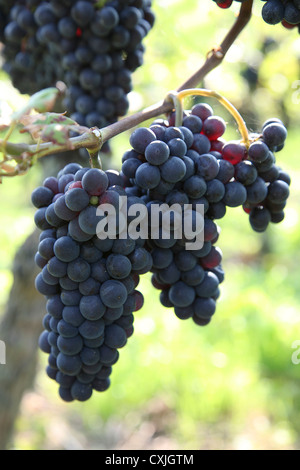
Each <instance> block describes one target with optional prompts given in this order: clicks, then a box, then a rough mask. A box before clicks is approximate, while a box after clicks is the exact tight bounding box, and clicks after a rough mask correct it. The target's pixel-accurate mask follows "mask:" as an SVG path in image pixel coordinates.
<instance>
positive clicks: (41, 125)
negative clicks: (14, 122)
mask: <svg viewBox="0 0 300 470" xmlns="http://www.w3.org/2000/svg"><path fill="white" fill-rule="evenodd" d="M20 123H21V124H23V125H24V128H23V129H22V130H21V131H20V132H21V133H25V132H29V133H30V134H31V136H32V138H33V139H34V140H36V141H37V140H39V139H41V140H42V141H43V142H53V143H55V144H58V145H65V144H67V142H68V140H69V139H70V131H74V132H78V133H82V132H86V130H87V128H86V127H82V126H79V125H78V124H77V122H75V121H73V119H70V118H68V117H67V116H65V114H56V113H44V114H35V115H26V116H23V117H22V118H21V119H20Z"/></svg>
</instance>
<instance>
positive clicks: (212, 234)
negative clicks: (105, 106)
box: [122, 103, 290, 325]
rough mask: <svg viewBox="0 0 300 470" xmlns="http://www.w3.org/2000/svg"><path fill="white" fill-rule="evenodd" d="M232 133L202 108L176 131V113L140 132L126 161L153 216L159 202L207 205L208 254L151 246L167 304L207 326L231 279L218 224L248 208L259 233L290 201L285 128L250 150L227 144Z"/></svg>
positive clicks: (131, 186)
mask: <svg viewBox="0 0 300 470" xmlns="http://www.w3.org/2000/svg"><path fill="white" fill-rule="evenodd" d="M225 129H226V124H225V122H224V120H223V119H222V118H220V117H217V116H214V114H213V109H212V108H211V107H210V106H208V105H207V104H203V103H200V104H197V105H195V106H194V107H193V109H192V110H191V112H188V113H185V117H184V119H183V125H182V126H181V127H178V128H177V127H174V118H173V116H172V115H171V117H170V120H169V121H165V120H157V121H155V122H154V123H153V125H151V126H150V128H139V129H137V130H135V131H134V132H133V134H132V135H131V139H130V143H131V146H132V149H131V150H129V151H128V152H126V153H125V155H124V156H123V165H122V172H123V174H124V175H125V177H126V178H127V186H128V187H127V188H126V192H127V194H130V195H131V196H136V197H140V198H142V199H143V201H144V202H145V203H146V205H147V207H148V211H149V214H150V212H151V206H152V204H154V203H155V204H163V203H166V204H168V205H169V206H171V205H172V204H175V203H176V204H180V205H182V206H184V205H185V204H191V205H192V207H193V210H195V209H196V206H197V204H202V205H203V206H204V213H205V218H204V245H203V248H202V249H200V250H196V251H192V250H191V251H187V250H186V249H185V243H186V240H184V239H182V240H177V239H176V238H175V237H174V238H172V237H169V239H168V240H165V239H163V237H161V238H160V239H158V240H148V242H147V247H148V249H149V251H150V253H151V255H152V258H153V268H152V272H153V278H152V283H153V285H154V287H156V288H157V289H159V290H161V294H160V300H161V303H162V304H163V305H164V306H165V307H170V308H171V307H174V309H175V314H176V315H177V316H178V317H179V318H182V319H187V318H193V320H194V321H195V323H197V324H199V325H206V324H208V323H209V322H210V320H211V317H212V315H213V314H214V312H215V309H216V300H217V298H218V297H219V295H220V291H219V284H220V283H221V282H222V281H223V280H224V272H223V269H222V265H221V261H222V253H221V250H220V249H219V248H217V247H216V246H215V244H216V242H217V240H218V238H219V232H220V230H219V227H218V226H217V224H216V223H215V222H214V221H215V220H217V219H221V218H223V217H224V215H225V213H226V208H227V207H238V206H243V207H244V210H245V211H246V212H247V213H248V214H249V217H250V223H251V226H252V228H253V229H254V230H256V231H258V232H261V231H264V230H266V228H267V226H268V224H269V222H274V223H278V222H280V221H281V220H282V219H283V218H284V212H283V209H284V206H285V201H286V199H287V197H288V195H289V183H290V178H289V176H288V175H287V174H286V173H285V172H283V171H282V170H281V169H280V168H278V167H277V166H276V165H275V157H274V152H276V151H279V150H281V149H282V148H283V145H284V141H285V138H286V135H287V132H286V129H285V127H284V125H283V124H282V123H281V122H280V121H279V120H270V121H268V122H266V123H265V125H264V128H263V131H262V134H260V135H257V136H252V141H253V143H252V144H251V146H250V147H249V150H247V148H246V146H245V145H244V144H243V143H240V142H235V141H233V142H225V141H224V140H223V139H222V135H223V134H224V132H225ZM195 218H196V215H195Z"/></svg>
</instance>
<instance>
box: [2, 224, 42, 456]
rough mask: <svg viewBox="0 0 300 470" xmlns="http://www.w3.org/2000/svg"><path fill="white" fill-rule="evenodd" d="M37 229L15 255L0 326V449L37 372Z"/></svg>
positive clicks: (39, 305) (39, 311) (39, 314)
mask: <svg viewBox="0 0 300 470" xmlns="http://www.w3.org/2000/svg"><path fill="white" fill-rule="evenodd" d="M37 243H38V231H37V230H36V231H35V232H34V233H33V234H32V235H30V236H29V237H28V239H27V240H26V242H25V243H24V245H23V246H22V247H21V248H20V249H19V251H18V252H17V255H16V257H15V261H14V266H13V274H14V284H13V287H12V290H11V293H10V297H9V300H8V304H7V308H6V312H5V314H4V317H3V320H2V323H1V326H0V338H1V340H2V341H4V342H5V345H6V365H0V449H2V450H4V449H6V448H7V445H8V443H9V441H10V438H11V435H12V432H13V426H14V422H15V419H16V417H17V414H18V411H19V405H20V402H21V399H22V396H23V393H24V391H25V390H26V389H28V388H30V387H31V385H32V383H33V380H34V377H35V373H36V366H37V342H38V338H39V335H40V333H41V330H42V318H43V312H44V310H45V301H44V299H43V297H42V296H41V295H40V294H38V292H37V291H36V290H35V286H34V279H35V276H36V274H37V269H36V268H35V266H34V263H33V259H34V255H35V252H36V247H37Z"/></svg>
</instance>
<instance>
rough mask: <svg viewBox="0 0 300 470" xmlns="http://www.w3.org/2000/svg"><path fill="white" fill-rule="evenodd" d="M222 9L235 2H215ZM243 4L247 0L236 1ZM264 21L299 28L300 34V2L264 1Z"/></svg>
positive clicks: (292, 0)
mask: <svg viewBox="0 0 300 470" xmlns="http://www.w3.org/2000/svg"><path fill="white" fill-rule="evenodd" d="M213 1H214V2H216V4H217V5H218V6H219V7H220V8H230V7H231V5H232V4H233V1H234V0H213ZM235 1H237V2H239V3H242V2H243V1H245V0H235ZM262 1H264V2H265V4H264V6H263V8H262V17H263V20H264V21H265V22H266V23H268V24H271V25H275V24H278V23H281V24H282V26H284V27H285V28H287V29H293V28H296V27H298V29H299V32H300V1H299V0H262Z"/></svg>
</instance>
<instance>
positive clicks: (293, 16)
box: [262, 0, 300, 32]
mask: <svg viewBox="0 0 300 470" xmlns="http://www.w3.org/2000/svg"><path fill="white" fill-rule="evenodd" d="M262 17H263V19H264V21H265V22H266V23H268V24H271V25H275V24H278V23H282V25H283V26H284V27H285V28H287V29H292V28H295V27H297V26H298V28H299V32H300V2H299V0H289V1H286V0H267V1H265V4H264V6H263V9H262Z"/></svg>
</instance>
